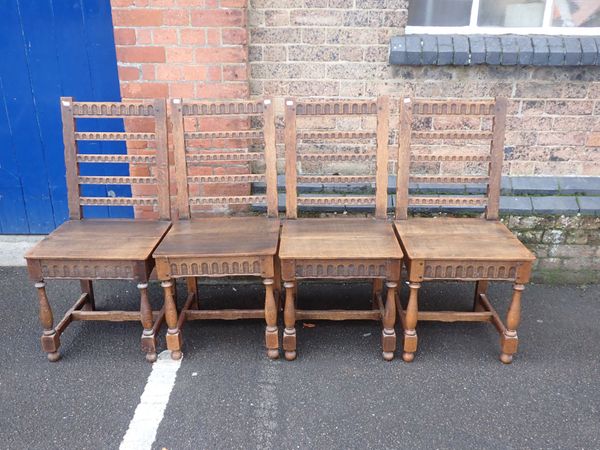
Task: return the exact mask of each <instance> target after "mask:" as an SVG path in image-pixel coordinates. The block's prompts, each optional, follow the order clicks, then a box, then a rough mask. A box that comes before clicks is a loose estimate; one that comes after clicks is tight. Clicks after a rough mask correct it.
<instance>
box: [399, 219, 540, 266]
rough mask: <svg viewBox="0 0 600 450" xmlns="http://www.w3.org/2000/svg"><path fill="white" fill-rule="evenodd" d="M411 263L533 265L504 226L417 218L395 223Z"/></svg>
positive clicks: (531, 259) (495, 222) (480, 222)
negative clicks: (427, 261)
mask: <svg viewBox="0 0 600 450" xmlns="http://www.w3.org/2000/svg"><path fill="white" fill-rule="evenodd" d="M394 225H395V227H396V230H397V231H398V235H399V237H400V240H401V242H402V248H403V249H404V252H405V253H406V258H407V259H408V260H425V261H426V260H436V261H453V260H459V261H465V262H466V261H533V260H534V259H535V257H534V256H533V254H532V253H531V252H530V251H529V250H528V249H527V247H525V246H524V245H523V244H522V243H521V242H520V241H519V240H518V239H517V238H516V237H515V236H514V235H513V234H512V233H511V232H510V230H509V229H508V228H507V227H506V226H505V225H504V224H503V223H501V222H497V221H489V220H485V219H479V218H453V217H437V218H429V217H415V218H409V219H407V220H399V221H396V222H395V223H394Z"/></svg>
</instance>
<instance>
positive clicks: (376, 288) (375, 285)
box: [371, 278, 383, 309]
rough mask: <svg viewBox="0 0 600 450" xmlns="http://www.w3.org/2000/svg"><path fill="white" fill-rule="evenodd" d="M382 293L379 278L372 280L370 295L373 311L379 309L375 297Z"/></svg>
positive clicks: (381, 281)
mask: <svg viewBox="0 0 600 450" xmlns="http://www.w3.org/2000/svg"><path fill="white" fill-rule="evenodd" d="M382 291H383V280H382V279H381V278H375V279H374V280H373V290H372V295H371V305H372V307H373V309H379V303H378V302H377V296H378V295H380V294H381V292H382Z"/></svg>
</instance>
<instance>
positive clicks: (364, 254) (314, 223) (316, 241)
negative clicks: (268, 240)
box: [279, 218, 402, 259]
mask: <svg viewBox="0 0 600 450" xmlns="http://www.w3.org/2000/svg"><path fill="white" fill-rule="evenodd" d="M279 258H280V259H390V258H391V259H401V258H402V250H401V249H400V245H399V244H398V240H397V239H396V236H395V234H394V229H393V226H392V224H391V223H389V222H386V221H383V220H376V219H367V218H365V219H349V218H348V219H345V218H335V219H297V220H289V221H287V222H285V223H284V224H283V230H282V232H281V244H280V247H279Z"/></svg>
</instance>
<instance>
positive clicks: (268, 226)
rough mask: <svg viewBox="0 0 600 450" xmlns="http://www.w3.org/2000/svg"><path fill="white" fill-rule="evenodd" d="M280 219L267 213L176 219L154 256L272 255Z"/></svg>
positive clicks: (276, 240)
mask: <svg viewBox="0 0 600 450" xmlns="http://www.w3.org/2000/svg"><path fill="white" fill-rule="evenodd" d="M279 226H280V223H279V220H278V219H269V218H267V217H215V218H205V219H192V220H186V221H183V220H182V221H179V222H176V223H175V224H174V225H173V226H172V227H171V229H170V230H169V232H168V233H167V235H166V236H165V238H164V239H163V241H162V242H161V243H160V245H159V246H158V247H157V249H156V250H155V251H154V254H153V255H154V257H155V258H159V257H171V258H175V257H211V256H218V257H227V256H248V255H256V256H273V255H275V254H276V253H277V243H278V241H279Z"/></svg>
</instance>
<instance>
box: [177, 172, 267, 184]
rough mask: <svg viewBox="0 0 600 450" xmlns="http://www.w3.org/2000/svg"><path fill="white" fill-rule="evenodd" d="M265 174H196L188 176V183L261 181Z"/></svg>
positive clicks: (263, 179) (264, 178)
mask: <svg viewBox="0 0 600 450" xmlns="http://www.w3.org/2000/svg"><path fill="white" fill-rule="evenodd" d="M266 179H267V178H266V176H265V175H254V174H248V175H197V176H188V177H187V182H188V183H256V182H263V181H265V180H266Z"/></svg>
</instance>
